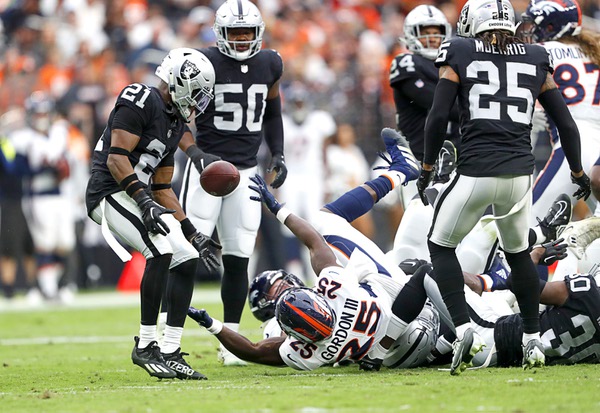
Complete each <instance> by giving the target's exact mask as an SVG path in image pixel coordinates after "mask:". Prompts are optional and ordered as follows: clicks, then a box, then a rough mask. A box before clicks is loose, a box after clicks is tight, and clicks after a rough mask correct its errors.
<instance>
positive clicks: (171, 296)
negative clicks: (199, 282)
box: [166, 258, 198, 327]
mask: <svg viewBox="0 0 600 413" xmlns="http://www.w3.org/2000/svg"><path fill="white" fill-rule="evenodd" d="M197 266H198V259H197V258H195V259H192V260H187V261H185V262H183V263H181V264H179V265H178V266H176V267H174V268H172V269H171V271H170V273H169V277H168V278H167V294H166V295H167V301H168V303H169V305H168V307H169V312H168V313H167V324H168V325H170V326H173V327H183V325H184V324H185V318H186V316H187V310H188V308H189V306H190V302H191V301H192V294H193V293H194V277H195V275H196V267H197Z"/></svg>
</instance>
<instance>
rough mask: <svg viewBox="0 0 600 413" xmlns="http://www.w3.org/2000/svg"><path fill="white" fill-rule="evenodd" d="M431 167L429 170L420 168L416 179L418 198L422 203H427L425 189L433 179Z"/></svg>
mask: <svg viewBox="0 0 600 413" xmlns="http://www.w3.org/2000/svg"><path fill="white" fill-rule="evenodd" d="M433 173H434V171H433V169H432V170H431V171H426V170H425V169H423V168H421V173H420V174H419V179H418V180H417V190H418V191H419V198H421V201H422V202H423V204H424V205H429V201H428V200H427V195H425V189H427V187H428V186H429V183H430V182H431V180H432V179H433Z"/></svg>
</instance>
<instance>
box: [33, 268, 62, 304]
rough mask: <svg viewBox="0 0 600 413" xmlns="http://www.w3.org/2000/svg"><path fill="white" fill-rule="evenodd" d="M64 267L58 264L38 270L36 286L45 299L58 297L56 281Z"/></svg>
mask: <svg viewBox="0 0 600 413" xmlns="http://www.w3.org/2000/svg"><path fill="white" fill-rule="evenodd" d="M63 269H64V267H63V266H62V265H59V264H48V265H44V266H43V267H41V268H40V270H39V274H38V284H39V286H40V290H41V291H42V293H43V294H44V296H45V297H46V298H54V297H56V296H57V295H58V279H59V278H60V275H61V274H62V271H63Z"/></svg>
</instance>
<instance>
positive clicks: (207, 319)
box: [187, 307, 213, 328]
mask: <svg viewBox="0 0 600 413" xmlns="http://www.w3.org/2000/svg"><path fill="white" fill-rule="evenodd" d="M187 314H188V316H189V317H190V318H191V319H192V320H194V321H195V322H197V323H198V324H199V325H200V326H202V327H204V328H210V327H212V325H213V319H212V317H211V316H209V315H208V313H207V312H206V310H205V309H204V308H203V309H201V310H198V309H197V308H194V307H190V308H188V312H187Z"/></svg>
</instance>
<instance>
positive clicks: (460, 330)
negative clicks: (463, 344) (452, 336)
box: [456, 323, 471, 340]
mask: <svg viewBox="0 0 600 413" xmlns="http://www.w3.org/2000/svg"><path fill="white" fill-rule="evenodd" d="M470 327H471V323H467V324H462V325H460V326H458V327H456V338H457V339H459V340H462V339H463V338H464V337H465V332H466V331H467V330H468V329H469V328H470Z"/></svg>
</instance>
